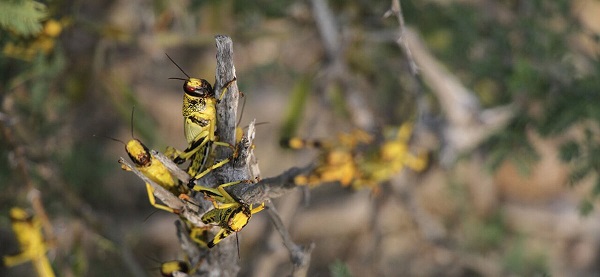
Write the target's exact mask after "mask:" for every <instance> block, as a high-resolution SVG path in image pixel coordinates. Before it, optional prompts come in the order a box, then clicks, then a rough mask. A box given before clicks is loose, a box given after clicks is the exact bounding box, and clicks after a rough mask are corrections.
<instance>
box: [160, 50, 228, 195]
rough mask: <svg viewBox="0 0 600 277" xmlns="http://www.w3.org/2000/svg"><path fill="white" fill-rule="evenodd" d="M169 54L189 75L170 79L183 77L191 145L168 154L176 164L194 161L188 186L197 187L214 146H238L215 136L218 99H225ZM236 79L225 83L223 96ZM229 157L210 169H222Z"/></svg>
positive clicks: (185, 123) (186, 130)
mask: <svg viewBox="0 0 600 277" xmlns="http://www.w3.org/2000/svg"><path fill="white" fill-rule="evenodd" d="M167 57H168V58H169V59H170V60H171V62H173V64H175V66H177V68H179V70H181V72H183V74H185V76H186V77H187V79H181V78H170V79H176V80H183V81H184V83H183V91H184V94H183V106H182V115H183V118H184V121H183V129H184V135H185V139H186V141H187V143H188V147H187V148H186V149H185V150H183V151H179V150H176V149H174V148H168V149H167V153H166V154H167V156H169V157H171V158H172V159H173V161H174V162H175V163H183V162H185V161H186V160H191V163H190V165H189V166H188V169H187V173H188V174H189V175H190V176H192V179H191V180H190V181H189V183H188V186H190V187H191V186H193V183H194V181H195V180H197V179H199V178H200V177H199V175H202V176H203V175H204V174H205V173H204V172H202V173H201V171H202V170H203V169H204V168H205V166H206V164H207V161H208V159H209V158H210V152H211V150H212V145H213V144H214V145H220V146H227V147H230V148H232V149H233V148H234V147H233V146H232V145H229V144H228V143H224V142H219V141H218V138H217V136H216V135H215V132H216V129H217V109H216V106H217V102H219V101H220V100H221V99H217V98H216V97H215V92H214V90H213V87H212V85H211V84H210V83H209V82H208V81H206V80H204V79H198V78H192V77H190V76H189V75H188V74H187V73H185V71H184V70H183V69H182V68H181V67H179V65H177V63H175V61H173V59H171V57H169V55H167ZM234 81H235V79H233V80H231V81H229V82H228V83H227V84H225V86H224V89H225V90H224V91H223V93H222V94H221V98H222V97H223V95H225V93H226V91H227V88H228V87H229V85H231V84H232V83H233V82H234ZM228 161H229V159H226V160H224V161H221V162H219V163H217V164H213V165H211V166H209V167H208V168H207V170H208V171H210V170H212V169H215V168H218V167H220V166H222V165H223V164H225V163H227V162H228Z"/></svg>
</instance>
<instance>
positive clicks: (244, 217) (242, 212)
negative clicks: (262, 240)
mask: <svg viewBox="0 0 600 277" xmlns="http://www.w3.org/2000/svg"><path fill="white" fill-rule="evenodd" d="M250 217H252V212H251V211H250V208H249V207H248V206H246V205H240V206H239V207H238V208H236V209H235V210H234V211H233V212H232V213H231V214H230V215H229V219H228V221H227V225H228V226H229V228H230V229H231V230H232V231H234V232H239V231H241V230H242V228H244V226H246V224H248V221H250Z"/></svg>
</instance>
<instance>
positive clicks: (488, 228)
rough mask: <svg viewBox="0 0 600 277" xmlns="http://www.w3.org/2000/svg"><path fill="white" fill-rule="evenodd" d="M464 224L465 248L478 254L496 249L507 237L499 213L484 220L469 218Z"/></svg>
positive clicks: (506, 231)
mask: <svg viewBox="0 0 600 277" xmlns="http://www.w3.org/2000/svg"><path fill="white" fill-rule="evenodd" d="M464 224H465V225H464V230H463V231H464V234H465V236H466V240H467V241H466V247H467V248H469V249H472V250H475V251H478V252H486V251H489V250H492V249H497V248H498V247H499V246H501V245H502V242H503V241H504V240H505V239H506V238H507V236H508V230H506V227H505V225H504V220H503V218H502V216H501V214H499V213H498V214H496V215H494V216H492V217H490V218H488V219H485V220H480V219H477V218H470V219H468V220H466V221H465V223H464Z"/></svg>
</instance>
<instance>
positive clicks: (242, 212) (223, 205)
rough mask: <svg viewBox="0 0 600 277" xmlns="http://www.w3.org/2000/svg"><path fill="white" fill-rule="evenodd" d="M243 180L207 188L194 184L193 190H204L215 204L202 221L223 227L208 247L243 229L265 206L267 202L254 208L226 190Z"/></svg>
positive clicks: (203, 216) (205, 194) (206, 195)
mask: <svg viewBox="0 0 600 277" xmlns="http://www.w3.org/2000/svg"><path fill="white" fill-rule="evenodd" d="M241 182H243V181H235V182H230V183H226V184H222V185H220V186H218V187H217V188H207V187H204V186H201V185H196V186H194V188H193V190H195V191H199V192H202V193H203V194H204V196H205V197H206V198H207V199H208V200H210V201H211V202H212V203H213V206H214V209H212V210H210V211H208V212H206V213H205V214H204V215H202V222H204V223H205V224H211V225H217V226H219V227H220V228H221V230H219V232H218V233H217V234H216V235H215V237H214V238H213V239H212V240H211V241H209V242H208V243H207V246H208V248H212V247H214V246H215V245H216V244H217V243H219V242H221V241H222V240H223V239H225V238H226V237H228V236H229V235H231V234H232V233H235V232H239V231H241V230H242V228H244V227H245V226H246V224H248V222H249V221H250V218H251V217H252V215H253V214H255V213H258V212H260V211H262V210H263V209H264V208H265V203H261V204H260V205H259V206H257V207H254V208H253V207H252V205H248V204H245V203H242V202H241V201H240V200H239V199H237V198H235V197H234V196H233V195H231V194H229V193H228V192H227V191H226V190H225V188H226V187H228V186H232V185H236V184H239V183H241Z"/></svg>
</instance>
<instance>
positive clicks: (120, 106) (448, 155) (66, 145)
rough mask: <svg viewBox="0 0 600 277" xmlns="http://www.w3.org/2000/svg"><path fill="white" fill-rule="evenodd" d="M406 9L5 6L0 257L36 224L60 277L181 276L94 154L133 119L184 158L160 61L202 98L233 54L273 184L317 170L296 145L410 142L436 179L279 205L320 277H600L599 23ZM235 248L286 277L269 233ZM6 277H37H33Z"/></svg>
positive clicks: (125, 183) (171, 91)
mask: <svg viewBox="0 0 600 277" xmlns="http://www.w3.org/2000/svg"><path fill="white" fill-rule="evenodd" d="M401 4H402V14H403V16H404V17H403V18H402V19H403V20H399V18H398V17H397V16H395V15H394V14H393V13H392V14H391V15H390V14H388V15H390V16H388V17H384V15H385V14H386V12H388V11H389V10H390V9H391V8H392V7H393V6H394V1H376V2H373V1H367V0H357V1H339V0H333V1H325V0H314V1H269V0H260V1H239V0H223V1H192V0H190V1H185V0H177V1H163V0H155V1H141V0H134V1H131V0H117V1H86V0H81V1H60V0H59V1H49V2H47V3H46V2H36V1H25V0H21V1H17V0H14V1H3V2H2V3H0V48H1V49H0V50H1V54H0V127H1V131H2V132H1V133H2V136H0V141H1V143H0V158H1V159H0V190H2V193H1V194H0V255H8V254H14V253H17V252H18V251H19V246H18V244H17V242H16V239H15V235H14V234H13V232H12V230H11V225H10V221H9V219H8V210H9V209H10V208H11V207H14V206H19V207H23V208H29V209H32V210H34V211H35V212H36V214H37V215H38V216H41V217H42V218H43V217H44V214H46V217H47V219H48V221H47V222H49V224H50V226H49V227H50V228H49V229H50V230H52V234H50V235H48V237H49V240H50V241H49V248H50V251H49V252H48V257H49V258H50V261H51V263H52V265H53V268H54V270H55V272H56V273H57V275H58V276H109V274H112V275H114V276H159V275H160V274H159V272H158V269H157V268H158V266H159V265H160V263H161V262H163V261H166V260H172V259H177V258H179V259H181V258H183V257H182V253H181V250H180V248H179V243H178V241H177V238H176V236H175V227H174V225H173V222H174V221H175V220H176V216H174V215H172V214H168V213H166V212H162V211H158V212H156V213H154V212H155V211H154V210H155V209H154V208H152V207H151V206H150V205H149V203H148V199H147V196H146V191H145V186H144V185H143V182H142V181H141V180H140V179H138V178H137V177H135V176H134V175H133V174H131V173H128V172H125V171H122V170H121V169H120V165H119V164H118V163H117V159H118V158H119V157H122V156H123V157H124V156H125V155H126V153H125V151H124V147H123V145H122V144H120V143H118V142H115V141H112V140H109V139H106V138H104V136H106V137H112V138H117V139H120V140H123V141H127V140H129V139H130V138H131V136H132V134H131V133H132V130H131V127H130V126H131V125H130V120H131V111H132V109H133V107H134V106H135V114H134V117H133V133H134V135H135V137H138V138H140V139H141V140H142V141H144V142H145V144H146V145H148V146H149V147H150V148H153V149H157V150H160V151H163V150H164V149H165V147H166V146H167V145H171V146H175V147H177V148H184V147H185V146H186V142H185V139H184V137H183V135H182V134H183V128H182V127H183V126H182V118H181V99H182V91H181V81H177V80H168V78H169V77H180V78H181V77H185V76H184V75H183V73H181V72H180V71H179V70H178V69H177V67H176V66H175V65H173V64H172V63H171V62H170V61H169V60H168V59H167V57H166V56H165V53H167V54H169V55H170V56H171V57H172V58H173V59H174V60H175V61H176V62H177V63H178V64H179V65H180V66H181V67H182V68H183V69H184V70H185V71H186V72H187V73H188V74H189V75H191V76H197V77H202V78H204V79H207V80H209V81H211V82H212V81H213V80H214V74H215V73H214V72H215V65H216V61H215V54H216V50H215V41H214V36H215V35H217V34H224V35H228V36H230V37H231V38H232V40H233V43H234V61H235V66H236V72H237V78H238V79H237V80H238V85H239V87H240V90H241V91H242V92H243V93H244V95H245V97H244V98H243V101H246V104H245V109H244V113H243V118H242V120H241V125H244V126H245V125H247V124H248V122H250V120H252V119H254V118H255V119H256V120H257V122H265V124H262V125H260V126H257V132H256V133H257V139H256V142H255V144H256V149H255V152H256V156H257V158H258V159H259V164H260V167H261V173H262V177H263V178H266V177H272V176H276V175H279V174H281V173H282V172H283V171H285V170H286V169H289V168H291V167H294V166H305V165H307V164H309V163H310V162H311V161H313V160H314V159H315V157H317V155H318V154H317V151H315V150H310V149H307V150H300V151H289V150H284V149H282V148H280V146H279V140H280V139H281V138H285V137H290V136H300V137H305V138H315V139H316V138H334V137H335V136H336V134H337V133H338V132H348V131H351V130H352V129H354V128H362V129H366V130H369V131H374V132H376V131H377V130H382V129H385V128H387V127H393V126H398V125H399V124H401V123H402V122H405V121H408V120H411V121H415V122H416V128H415V132H414V134H413V135H414V137H415V139H413V145H416V146H418V147H421V148H425V149H428V152H429V164H428V168H427V169H426V170H425V171H422V172H418V173H416V172H411V171H410V170H405V171H402V172H398V174H397V175H394V177H393V178H391V179H390V180H388V181H386V182H383V183H382V184H380V187H379V189H378V190H379V193H372V192H371V191H370V190H358V191H354V190H351V189H348V188H342V187H340V186H337V185H324V186H320V187H316V188H314V189H311V190H310V191H307V190H301V189H297V190H295V191H294V192H293V193H290V194H288V195H285V196H283V197H281V198H279V199H275V200H274V203H275V205H276V206H277V208H278V210H279V212H280V213H281V216H282V217H283V219H284V221H285V223H286V225H287V226H289V231H290V233H291V234H292V237H293V239H294V241H295V242H297V243H299V244H302V245H307V244H309V243H311V242H314V243H315V244H316V247H315V249H314V252H313V255H312V261H311V264H310V267H309V273H308V275H309V276H550V275H553V276H595V275H598V274H600V267H599V265H600V256H599V250H600V214H599V213H598V211H597V207H595V206H596V203H597V202H598V201H597V196H598V194H599V193H600V181H599V178H598V176H597V170H598V168H600V160H599V157H600V144H599V139H598V138H599V136H598V134H599V132H600V129H599V126H598V123H599V122H600V78H599V77H600V75H599V70H600V63H599V60H598V54H599V53H600V45H599V40H600V20H599V18H598V16H597V15H598V14H600V2H599V1H594V0H577V1H566V0H559V1H518V0H505V1H487V0H479V1H476V0H471V1H469V0H446V1H441V0H437V1H436V0H429V1H402V2H401ZM403 24H404V25H403ZM402 26H404V27H405V28H402ZM402 31H403V34H404V35H403V36H402V39H401V40H399V38H400V34H401V32H402ZM407 50H408V51H407ZM413 63H416V64H417V65H418V66H419V68H418V69H419V71H418V74H416V75H415V74H414V73H415V67H414V66H413ZM36 191H39V193H36ZM239 239H240V240H239V241H240V251H241V255H240V263H241V271H240V275H241V276H282V275H285V274H287V273H289V270H290V268H291V265H290V261H289V256H288V254H287V253H288V252H287V250H286V249H285V247H284V246H283V245H282V243H281V239H280V238H279V236H278V234H277V233H276V232H274V231H273V228H272V226H271V223H270V221H269V220H268V219H267V217H266V216H265V215H263V214H262V213H259V214H257V215H255V216H254V217H253V219H252V221H251V222H250V224H249V225H248V226H247V227H246V228H245V229H244V230H243V231H242V232H241V233H240V235H239ZM0 275H2V276H36V275H35V272H34V271H33V269H32V266H31V265H30V264H25V265H21V266H17V267H12V268H0Z"/></svg>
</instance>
